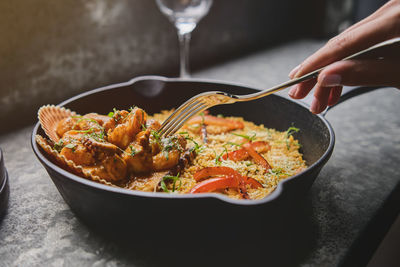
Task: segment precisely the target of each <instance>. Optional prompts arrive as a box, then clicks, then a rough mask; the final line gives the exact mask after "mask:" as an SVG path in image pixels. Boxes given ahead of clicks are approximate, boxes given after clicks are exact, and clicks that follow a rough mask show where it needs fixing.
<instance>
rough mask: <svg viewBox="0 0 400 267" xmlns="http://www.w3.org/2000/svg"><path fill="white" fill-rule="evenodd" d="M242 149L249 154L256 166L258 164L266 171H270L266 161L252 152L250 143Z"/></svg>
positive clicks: (255, 152)
mask: <svg viewBox="0 0 400 267" xmlns="http://www.w3.org/2000/svg"><path fill="white" fill-rule="evenodd" d="M243 148H244V149H246V151H247V153H249V155H250V157H252V158H253V160H254V161H255V162H256V163H257V164H260V165H261V166H263V167H264V168H265V169H266V170H269V169H271V166H270V165H269V163H268V161H267V160H266V159H264V158H263V157H262V156H261V155H260V154H258V153H257V151H255V150H254V148H253V147H252V146H251V143H246V144H244V145H243Z"/></svg>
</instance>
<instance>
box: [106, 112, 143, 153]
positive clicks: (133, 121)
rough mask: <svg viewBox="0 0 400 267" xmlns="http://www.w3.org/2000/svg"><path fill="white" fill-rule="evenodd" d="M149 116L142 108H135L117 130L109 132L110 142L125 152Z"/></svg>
mask: <svg viewBox="0 0 400 267" xmlns="http://www.w3.org/2000/svg"><path fill="white" fill-rule="evenodd" d="M146 117H147V114H146V113H145V112H144V110H142V109H140V108H135V109H133V110H132V111H131V112H129V114H128V115H127V116H126V117H124V118H123V119H122V120H120V121H118V123H119V122H121V123H120V124H118V125H117V126H116V127H115V128H113V129H109V130H108V132H107V139H108V142H110V143H113V144H114V145H117V146H118V147H120V148H121V149H123V150H125V149H126V148H127V147H128V145H129V144H130V143H132V141H133V140H134V138H135V136H136V134H137V133H138V132H139V131H140V130H141V129H142V125H144V124H145V122H146Z"/></svg>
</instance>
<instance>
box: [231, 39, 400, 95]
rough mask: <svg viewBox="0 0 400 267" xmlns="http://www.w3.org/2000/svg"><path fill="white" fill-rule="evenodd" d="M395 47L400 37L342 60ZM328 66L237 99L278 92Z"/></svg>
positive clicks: (377, 55)
mask: <svg viewBox="0 0 400 267" xmlns="http://www.w3.org/2000/svg"><path fill="white" fill-rule="evenodd" d="M393 49H397V52H399V51H400V38H394V39H390V40H388V41H385V42H381V43H379V44H376V45H374V46H371V47H369V48H367V49H365V50H362V51H360V52H357V53H355V54H352V55H350V56H348V57H346V58H344V59H342V60H348V59H353V58H364V57H371V56H372V57H375V58H379V57H382V54H380V52H384V51H386V50H389V51H393ZM326 67H327V66H325V67H322V68H319V69H317V70H314V71H312V72H309V73H307V74H305V75H303V76H301V77H299V78H295V79H292V80H289V81H286V82H284V83H281V84H279V85H276V86H274V87H272V88H269V89H266V90H263V91H260V92H258V93H254V94H249V95H242V96H238V98H237V101H241V100H242V101H249V100H254V99H258V98H261V97H264V96H267V95H270V94H272V93H276V92H278V91H280V90H283V89H285V88H288V87H290V86H293V85H295V84H298V83H301V82H304V81H307V80H310V79H313V78H316V77H318V75H319V73H320V72H321V71H322V70H324V69H325V68H326Z"/></svg>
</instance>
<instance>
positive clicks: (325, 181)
mask: <svg viewBox="0 0 400 267" xmlns="http://www.w3.org/2000/svg"><path fill="white" fill-rule="evenodd" d="M321 45H322V43H321V42H320V41H312V40H302V41H296V42H292V43H288V44H284V45H280V46H277V47H274V48H271V49H268V50H265V51H260V52H257V53H255V54H252V55H249V56H246V57H243V58H240V59H236V60H233V61H230V62H226V63H223V64H220V65H217V66H213V67H210V68H208V69H205V70H202V71H198V72H196V73H195V74H194V77H198V78H210V79H217V80H223V81H229V82H238V83H243V84H246V85H249V86H255V87H258V88H264V87H269V86H272V85H275V84H277V83H280V82H282V81H285V80H286V79H287V73H288V72H289V71H290V69H291V68H293V67H294V66H295V65H296V64H298V63H299V62H301V61H302V60H303V59H304V58H305V57H306V56H307V55H309V54H311V53H312V52H313V51H315V50H316V49H318V48H319V47H320V46H321ZM279 94H283V95H285V94H287V90H285V91H282V92H280V93H279ZM399 103H400V92H399V91H398V90H397V89H394V88H388V89H380V90H377V91H373V92H370V93H368V94H365V95H362V96H358V97H356V98H353V99H350V100H348V101H346V102H344V103H342V104H340V105H338V107H335V108H333V109H332V110H330V111H329V112H328V114H327V115H326V118H327V119H328V121H329V122H330V123H331V124H332V126H333V128H334V130H335V133H336V146H335V149H334V152H333V155H332V157H331V159H330V160H329V161H328V163H327V164H326V166H325V167H324V168H323V170H322V171H321V173H320V175H319V176H318V178H317V180H316V181H315V183H314V184H313V186H312V188H311V190H310V191H309V192H308V196H307V198H308V199H309V201H308V202H307V203H308V204H307V205H308V207H306V208H307V209H309V210H310V211H311V212H309V213H307V214H309V218H308V220H309V221H310V222H311V223H312V224H313V228H315V229H314V230H315V232H316V233H317V234H316V235H315V237H314V240H313V242H314V245H313V246H312V247H310V248H309V250H308V252H307V255H306V256H305V257H303V258H302V259H301V260H299V262H297V263H296V264H295V265H296V266H338V265H340V266H357V265H362V264H364V263H365V262H366V261H367V260H368V258H369V256H370V255H371V253H372V251H371V250H373V249H374V248H375V246H376V245H377V244H378V243H379V241H380V239H381V238H382V237H383V235H384V234H385V231H386V230H387V227H389V226H390V224H391V223H392V221H393V220H394V218H395V216H396V214H397V212H398V207H396V205H395V203H396V201H397V199H398V196H399V192H398V190H396V187H398V186H399V181H400V175H399V174H400V171H399V169H398V163H399V162H400V117H399V116H398V112H397V111H398V107H399V105H400V104H399ZM31 130H32V127H26V128H23V129H20V130H18V131H14V132H11V133H8V134H5V135H2V136H0V146H1V147H2V149H3V151H4V157H5V164H6V168H7V170H8V173H9V176H10V187H11V194H10V203H9V207H8V212H7V214H6V216H5V217H4V218H3V220H1V221H0V259H1V260H0V266H156V265H157V264H155V263H154V262H153V261H152V258H151V257H148V256H145V257H140V256H139V257H124V256H121V252H120V249H119V247H118V244H115V243H113V242H112V241H109V240H107V239H104V238H102V237H101V236H99V235H98V234H96V233H93V232H92V231H90V229H88V228H87V226H86V225H84V224H83V223H82V222H80V221H79V219H77V218H76V217H75V216H74V214H73V213H72V212H71V211H70V209H69V208H68V206H67V204H66V203H65V202H64V201H63V199H62V197H61V195H60V194H59V193H58V191H57V189H56V187H55V186H54V185H53V183H52V182H51V180H50V179H49V176H48V175H47V173H46V171H45V170H44V168H43V167H42V166H41V165H40V164H39V162H38V160H37V159H36V158H35V156H34V154H33V152H32V149H31V146H30V133H31ZM397 203H398V202H397ZM397 206H398V205H397ZM365 232H367V234H365ZM233 245H234V244H233ZM266 253H267V252H266ZM269 253H279V252H275V251H272V252H271V251H270V252H269ZM265 259H266V260H265V262H263V263H264V264H265V263H266V262H268V254H266V256H265ZM260 265H262V264H261V263H260Z"/></svg>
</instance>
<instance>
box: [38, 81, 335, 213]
mask: <svg viewBox="0 0 400 267" xmlns="http://www.w3.org/2000/svg"><path fill="white" fill-rule="evenodd" d="M143 80H160V81H163V82H195V83H214V84H219V85H228V86H240V87H245V88H249V89H253V90H261V89H259V88H256V87H249V86H247V85H243V84H240V83H231V82H226V81H218V80H212V79H197V78H195V79H193V78H166V77H161V76H140V77H136V78H133V79H131V80H129V81H127V82H123V83H116V84H111V85H108V86H104V87H100V88H97V89H93V90H90V91H87V92H84V93H81V94H78V95H76V96H73V97H71V98H69V99H67V100H65V101H63V102H61V103H60V104H58V105H57V106H65V105H66V104H68V103H70V102H73V101H75V100H76V99H79V98H82V97H84V96H88V95H92V94H95V93H98V92H102V91H107V90H112V89H114V88H118V87H123V86H129V85H132V84H134V83H136V82H138V81H143ZM276 96H278V95H276ZM278 97H282V98H284V99H286V100H288V101H291V102H293V103H294V104H296V105H299V106H302V107H303V108H306V109H308V106H307V105H306V104H305V103H303V102H300V101H294V100H292V99H290V98H285V97H283V96H278ZM316 116H318V118H319V119H320V120H322V122H323V123H324V124H325V126H326V127H327V129H328V131H329V135H330V140H329V145H328V148H327V149H326V150H325V152H324V154H323V155H322V156H321V157H320V158H319V159H318V160H317V161H316V162H314V163H313V164H312V165H310V166H308V167H307V169H305V170H303V171H302V172H300V173H298V174H296V175H293V176H291V177H288V178H286V179H284V180H282V181H280V182H279V183H278V186H277V187H276V188H275V190H274V191H273V192H272V193H270V194H269V195H268V196H266V197H265V198H263V199H258V200H238V199H232V198H229V197H227V196H225V195H222V194H217V193H202V194H166V193H160V192H142V191H136V190H129V189H125V188H118V187H112V186H108V185H103V184H100V183H97V182H94V181H91V180H88V179H85V178H82V177H80V176H77V175H75V174H72V173H70V172H68V171H66V170H64V169H62V168H61V167H59V166H57V165H56V164H54V163H52V162H51V161H50V160H48V159H47V158H46V156H45V155H43V154H42V152H41V151H40V149H39V147H38V145H37V143H36V140H35V135H36V134H38V130H39V127H40V123H39V122H37V123H36V125H35V127H34V128H33V131H32V135H31V145H32V149H33V151H34V153H35V155H36V156H37V157H38V159H39V160H40V161H41V162H42V163H43V164H45V165H46V166H47V167H49V168H51V169H52V170H53V171H55V172H57V173H59V174H61V175H62V176H64V177H67V178H69V179H72V180H73V181H75V182H78V183H80V184H84V185H87V186H90V187H94V188H96V189H100V190H105V191H109V192H113V193H120V194H125V195H132V196H136V197H144V198H161V199H194V198H196V199H197V198H215V199H218V200H221V201H223V202H227V203H230V204H234V205H243V206H247V205H260V204H264V203H267V202H272V201H274V200H276V199H277V198H278V197H279V196H280V195H281V193H282V192H283V191H284V187H285V184H286V183H289V182H290V181H291V180H293V179H297V178H298V177H300V176H302V175H307V173H309V172H311V171H312V170H313V169H314V168H316V167H317V166H319V165H320V164H323V163H324V161H325V159H326V158H327V157H328V156H329V154H330V153H331V152H332V150H333V147H334V144H335V134H334V131H333V128H332V126H331V125H330V123H329V122H328V121H327V120H326V119H325V117H323V116H322V115H316Z"/></svg>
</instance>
